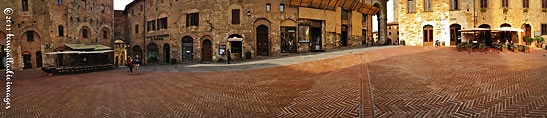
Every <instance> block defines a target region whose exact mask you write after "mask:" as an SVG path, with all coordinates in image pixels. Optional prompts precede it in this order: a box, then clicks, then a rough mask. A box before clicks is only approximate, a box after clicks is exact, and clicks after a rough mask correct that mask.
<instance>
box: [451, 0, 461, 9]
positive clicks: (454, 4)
mask: <svg viewBox="0 0 547 118" xmlns="http://www.w3.org/2000/svg"><path fill="white" fill-rule="evenodd" d="M458 5H459V3H458V0H450V6H451V7H450V9H451V10H458V9H459V8H458V7H459V6H458Z"/></svg>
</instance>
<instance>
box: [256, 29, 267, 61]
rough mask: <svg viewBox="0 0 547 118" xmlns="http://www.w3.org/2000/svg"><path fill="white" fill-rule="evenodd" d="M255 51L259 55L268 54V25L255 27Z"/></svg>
mask: <svg viewBox="0 0 547 118" xmlns="http://www.w3.org/2000/svg"><path fill="white" fill-rule="evenodd" d="M256 51H257V53H256V54H257V55H259V56H268V55H269V44H268V27H267V26H266V25H259V26H258V27H256Z"/></svg>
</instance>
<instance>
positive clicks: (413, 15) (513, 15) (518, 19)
mask: <svg viewBox="0 0 547 118" xmlns="http://www.w3.org/2000/svg"><path fill="white" fill-rule="evenodd" d="M398 5H399V9H398V12H399V15H398V16H399V26H400V29H399V30H400V32H399V36H400V38H401V39H402V40H406V44H407V45H411V46H432V45H433V42H435V41H437V40H438V41H440V42H445V43H446V46H454V45H456V44H457V43H460V42H466V41H469V40H471V39H472V38H474V37H475V36H473V35H472V34H470V33H462V32H460V31H459V30H463V29H470V28H489V29H495V28H500V27H502V26H503V27H511V28H518V29H523V30H524V32H522V33H520V32H519V33H515V34H504V33H492V32H485V33H482V34H479V36H477V37H479V38H481V39H485V40H486V41H485V42H483V43H486V44H487V45H489V44H490V43H491V42H493V41H496V40H498V39H501V37H514V38H512V39H513V40H514V41H513V42H514V43H516V44H521V45H523V44H525V43H524V42H523V41H522V39H523V37H524V36H531V37H535V36H541V37H544V38H547V14H546V12H547V1H545V0H476V1H472V0H449V1H441V0H423V1H416V0H405V1H399V2H398ZM474 16H475V17H474ZM459 39H461V40H459Z"/></svg>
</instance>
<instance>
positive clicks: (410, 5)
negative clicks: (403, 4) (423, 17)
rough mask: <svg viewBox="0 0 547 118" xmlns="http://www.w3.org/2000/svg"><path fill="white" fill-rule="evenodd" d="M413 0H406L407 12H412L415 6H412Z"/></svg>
mask: <svg viewBox="0 0 547 118" xmlns="http://www.w3.org/2000/svg"><path fill="white" fill-rule="evenodd" d="M414 4H415V3H414V0H408V13H414V12H415V10H414V8H415V6H414Z"/></svg>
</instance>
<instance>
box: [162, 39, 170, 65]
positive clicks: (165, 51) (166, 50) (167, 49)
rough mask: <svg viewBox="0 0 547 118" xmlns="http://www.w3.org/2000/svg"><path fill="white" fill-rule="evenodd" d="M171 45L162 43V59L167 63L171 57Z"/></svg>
mask: <svg viewBox="0 0 547 118" xmlns="http://www.w3.org/2000/svg"><path fill="white" fill-rule="evenodd" d="M170 52H171V47H170V46H169V44H168V43H166V44H164V45H163V54H164V55H163V60H164V62H165V63H169V62H170V59H171V53H170Z"/></svg>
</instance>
